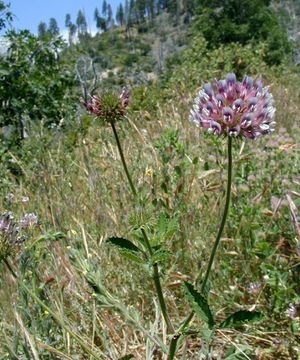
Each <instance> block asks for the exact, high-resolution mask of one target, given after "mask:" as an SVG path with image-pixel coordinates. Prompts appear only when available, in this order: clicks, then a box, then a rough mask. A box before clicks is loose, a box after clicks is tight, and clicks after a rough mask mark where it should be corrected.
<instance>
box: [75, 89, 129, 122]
mask: <svg viewBox="0 0 300 360" xmlns="http://www.w3.org/2000/svg"><path fill="white" fill-rule="evenodd" d="M129 100H130V89H129V88H124V89H123V90H122V92H121V94H120V95H117V94H115V93H113V92H106V93H103V94H102V95H99V96H97V95H92V96H91V99H90V101H89V102H85V101H83V100H82V101H81V103H82V104H83V106H84V107H85V108H86V109H87V110H88V111H90V112H91V113H93V114H95V115H96V116H97V118H99V119H100V120H102V121H104V122H114V121H117V120H120V119H122V118H123V117H124V115H125V113H126V108H127V106H128V104H129Z"/></svg>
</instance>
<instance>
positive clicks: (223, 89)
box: [190, 73, 276, 139]
mask: <svg viewBox="0 0 300 360" xmlns="http://www.w3.org/2000/svg"><path fill="white" fill-rule="evenodd" d="M275 111H276V109H275V107H274V99H273V96H272V94H271V93H270V92H269V89H268V87H263V84H262V81H261V80H260V79H256V80H253V79H252V78H251V77H249V76H245V77H244V79H243V81H242V82H239V81H237V79H236V76H235V74H233V73H231V74H228V75H227V77H226V79H225V80H215V83H214V86H212V85H211V84H210V83H208V84H205V85H204V88H203V89H201V90H200V91H199V94H198V96H197V97H196V99H195V102H194V107H193V109H192V110H191V114H190V120H191V121H192V122H194V123H195V124H196V125H197V126H199V127H203V128H205V129H207V130H208V131H209V132H210V133H213V134H216V135H222V134H224V135H228V136H232V137H245V138H248V139H257V138H259V137H260V136H262V135H267V134H270V133H272V132H273V131H274V128H273V127H274V125H275V122H274V116H275Z"/></svg>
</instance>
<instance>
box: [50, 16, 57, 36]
mask: <svg viewBox="0 0 300 360" xmlns="http://www.w3.org/2000/svg"><path fill="white" fill-rule="evenodd" d="M48 33H49V34H51V35H53V36H57V35H59V27H58V24H57V21H56V19H55V18H53V17H52V18H50V20H49V27H48Z"/></svg>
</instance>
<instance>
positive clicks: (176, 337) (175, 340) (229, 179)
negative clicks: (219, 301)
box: [168, 136, 232, 360]
mask: <svg viewBox="0 0 300 360" xmlns="http://www.w3.org/2000/svg"><path fill="white" fill-rule="evenodd" d="M227 149H228V150H227V157H228V168H227V190H226V200H225V207H224V212H223V216H222V220H221V223H220V227H219V230H218V233H217V236H216V240H215V243H214V246H213V249H212V252H211V255H210V258H209V262H208V266H207V270H206V273H205V276H204V279H203V282H202V285H201V292H202V293H204V292H205V288H206V284H207V281H208V278H209V275H210V272H211V268H212V265H213V262H214V259H215V256H216V252H217V249H218V246H219V244H220V241H221V236H222V233H223V230H224V227H225V223H226V219H227V215H228V210H229V205H230V195H231V183H232V138H231V137H230V136H228V145H227ZM193 317H194V311H192V312H191V313H190V314H189V315H188V317H187V318H186V319H185V321H184V322H183V324H182V325H181V326H180V328H179V330H178V331H177V332H176V334H174V336H173V337H172V340H171V343H170V347H169V355H168V360H173V359H174V357H175V355H176V350H177V343H178V340H179V339H180V336H181V334H182V331H183V330H184V329H185V328H186V327H187V326H188V325H189V323H190V322H191V321H192V319H193Z"/></svg>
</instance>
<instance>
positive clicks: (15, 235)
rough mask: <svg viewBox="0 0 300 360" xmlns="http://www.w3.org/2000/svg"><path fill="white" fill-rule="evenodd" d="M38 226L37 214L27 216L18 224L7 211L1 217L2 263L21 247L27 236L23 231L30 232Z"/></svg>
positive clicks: (0, 257)
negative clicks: (30, 229)
mask: <svg viewBox="0 0 300 360" xmlns="http://www.w3.org/2000/svg"><path fill="white" fill-rule="evenodd" d="M36 225H38V218H37V216H36V215H35V214H32V213H30V214H25V216H24V217H23V218H22V219H21V220H20V221H19V222H18V221H16V220H15V219H14V215H13V213H12V212H10V211H5V212H4V213H3V214H2V215H1V216H0V261H1V260H3V259H5V258H6V257H7V256H9V255H12V254H14V253H15V251H16V249H17V247H18V246H19V245H21V244H22V243H23V242H24V240H25V238H26V237H25V236H24V233H23V231H22V230H28V229H29V228H31V227H34V226H36Z"/></svg>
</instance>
